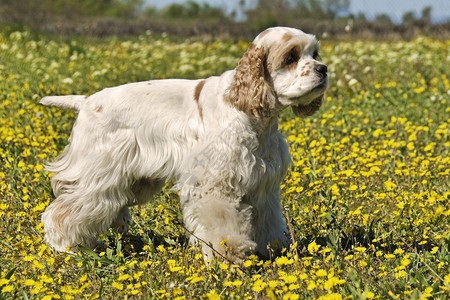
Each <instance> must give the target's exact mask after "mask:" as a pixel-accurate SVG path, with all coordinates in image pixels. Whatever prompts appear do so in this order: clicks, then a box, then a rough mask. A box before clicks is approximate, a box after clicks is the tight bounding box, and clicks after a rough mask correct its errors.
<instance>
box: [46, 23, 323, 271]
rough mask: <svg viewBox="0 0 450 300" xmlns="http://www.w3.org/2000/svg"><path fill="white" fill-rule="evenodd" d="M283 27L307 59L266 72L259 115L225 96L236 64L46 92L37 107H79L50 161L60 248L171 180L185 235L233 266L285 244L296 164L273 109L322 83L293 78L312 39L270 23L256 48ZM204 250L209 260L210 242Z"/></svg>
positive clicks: (52, 233) (123, 215) (53, 233)
mask: <svg viewBox="0 0 450 300" xmlns="http://www.w3.org/2000/svg"><path fill="white" fill-rule="evenodd" d="M286 33H289V34H290V35H291V36H292V39H294V40H296V41H297V42H298V44H301V45H305V46H304V48H302V49H301V50H302V55H301V56H302V57H303V56H304V57H303V58H302V57H299V62H298V67H297V68H296V69H291V70H285V69H283V68H284V67H283V66H280V67H279V68H278V69H276V70H272V72H271V73H270V74H266V75H265V76H267V77H271V78H272V79H271V81H272V83H270V85H271V87H272V89H273V91H274V95H275V96H273V97H272V98H271V99H269V98H267V99H268V100H267V101H272V102H274V103H275V104H274V105H273V106H271V107H272V108H271V110H270V111H269V112H270V113H269V115H267V114H266V115H264V116H263V117H262V116H254V115H251V114H250V113H248V112H247V111H243V110H241V109H238V108H236V107H235V106H233V105H232V103H231V104H230V102H229V101H228V102H227V101H226V99H227V93H228V91H229V88H230V86H231V85H232V84H234V82H235V81H236V80H237V79H236V78H235V73H236V72H235V70H231V71H227V72H225V73H223V74H222V75H221V76H220V77H210V78H208V79H205V80H204V81H203V80H182V79H169V80H153V81H147V82H139V83H131V84H126V85H122V86H118V87H113V88H107V89H104V90H102V91H100V92H98V93H96V94H93V95H91V96H89V97H85V96H61V97H54V96H53V97H44V98H43V99H42V100H41V103H43V104H46V105H54V106H59V107H65V108H67V107H70V108H73V109H76V110H78V111H79V114H78V118H77V121H76V123H75V125H74V127H73V130H72V135H71V137H70V144H69V145H68V146H67V147H66V149H65V150H64V152H63V153H62V154H61V155H60V156H59V158H58V160H57V161H56V162H54V163H53V164H51V165H50V166H49V168H48V170H49V171H51V172H54V176H53V178H52V188H53V190H54V194H55V196H56V200H55V201H53V202H52V203H51V204H50V205H49V206H48V207H47V209H46V211H45V212H44V213H43V215H42V222H43V224H44V233H45V238H44V239H45V242H46V243H47V244H48V245H50V246H51V247H52V248H54V249H55V250H59V251H66V247H74V246H76V245H77V244H82V245H84V246H87V247H91V248H93V247H95V246H96V245H97V237H98V235H99V234H100V233H102V232H104V231H105V230H107V229H108V228H109V227H110V226H113V227H118V228H119V229H120V230H121V231H122V232H126V231H127V230H128V226H129V222H130V218H131V216H130V213H129V210H128V207H129V206H132V205H137V204H144V203H146V202H147V201H149V200H151V199H152V196H153V195H154V194H155V193H157V192H159V191H160V189H161V187H162V185H163V183H164V181H165V180H166V179H170V180H176V182H177V184H176V186H175V189H176V190H178V191H179V196H180V202H181V207H182V210H183V217H184V223H185V226H186V228H187V229H188V230H189V231H190V232H191V233H193V235H191V241H192V243H196V242H200V241H204V242H206V243H208V244H210V246H212V247H213V248H214V250H216V251H218V252H219V253H221V254H222V255H224V256H226V257H227V258H229V259H230V260H232V261H234V262H240V261H241V260H242V259H243V258H244V257H245V255H247V254H248V253H251V252H255V251H256V252H257V253H259V254H261V255H263V256H266V257H267V256H269V250H268V249H269V248H272V249H273V250H274V251H279V250H280V249H281V248H282V247H286V246H288V245H289V243H290V240H289V238H288V235H287V229H286V225H285V222H284V220H283V216H282V211H281V206H280V182H281V181H282V179H283V177H284V176H285V173H286V171H287V169H288V167H289V164H290V162H291V160H290V155H289V152H288V147H287V145H286V143H285V141H284V139H283V137H282V135H281V134H280V132H279V131H278V129H277V117H278V114H279V112H280V111H281V110H282V109H283V108H285V107H287V106H289V105H292V106H296V105H298V107H300V108H301V107H302V106H304V105H308V104H309V103H311V101H312V100H313V99H315V98H317V97H319V96H321V95H322V94H323V92H324V91H325V89H326V84H327V82H326V83H325V84H324V80H319V79H320V78H319V77H320V76H317V74H314V72H311V74H310V75H308V76H303V77H302V76H300V73H301V72H302V69H301V68H302V66H303V64H304V63H305V62H307V61H309V62H311V63H312V62H316V60H314V59H312V58H311V54H310V53H309V52H311V51H310V50H308V47H313V46H312V45H315V44H317V41H316V40H315V38H314V37H313V36H311V35H307V34H304V33H303V32H301V31H300V30H296V29H291V28H281V27H277V28H271V29H268V30H267V31H265V32H264V33H263V34H261V35H260V36H258V37H257V38H256V39H255V41H254V44H255V45H256V47H257V49H261V48H263V50H264V52H265V54H264V55H265V57H270V56H269V52H270V49H271V46H272V45H274V44H276V43H279V42H280V38H281V36H283V35H284V34H286ZM249 51H250V50H249ZM308 51H309V52H308ZM303 60H305V62H303ZM242 64H244V62H242ZM316 65H317V63H316ZM312 67H313V64H311V66H310V68H312ZM303 70H304V68H303ZM317 78H319V79H317ZM322 79H323V78H322ZM318 85H321V88H320V89H318V88H317V89H316V91H315V92H311V90H313V89H314V88H315V87H317V86H318ZM305 90H307V91H305ZM317 90H318V91H317ZM295 91H297V92H295ZM311 95H312V96H311ZM305 99H306V100H305ZM244 101H246V100H245V99H244ZM294 111H295V110H294ZM300 115H301V113H300ZM224 240H226V243H225V244H223V243H221V242H222V241H224ZM275 241H277V242H275ZM202 249H203V253H204V255H205V259H208V258H211V255H212V254H213V251H212V250H211V248H210V247H209V246H206V245H203V247H202Z"/></svg>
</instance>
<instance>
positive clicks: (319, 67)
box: [314, 64, 328, 76]
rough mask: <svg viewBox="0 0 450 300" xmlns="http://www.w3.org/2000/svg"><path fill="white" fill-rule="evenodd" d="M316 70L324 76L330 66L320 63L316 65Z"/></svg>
mask: <svg viewBox="0 0 450 300" xmlns="http://www.w3.org/2000/svg"><path fill="white" fill-rule="evenodd" d="M314 71H316V72H317V73H319V74H321V75H322V76H325V75H326V74H327V71H328V68H327V66H326V65H322V64H320V65H317V66H315V67H314Z"/></svg>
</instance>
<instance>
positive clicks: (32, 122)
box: [0, 27, 450, 299]
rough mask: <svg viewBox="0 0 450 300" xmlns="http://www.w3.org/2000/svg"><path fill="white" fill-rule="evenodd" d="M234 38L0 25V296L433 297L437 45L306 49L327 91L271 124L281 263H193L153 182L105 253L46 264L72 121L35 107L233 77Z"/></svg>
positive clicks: (445, 110)
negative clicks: (322, 68) (97, 34)
mask: <svg viewBox="0 0 450 300" xmlns="http://www.w3.org/2000/svg"><path fill="white" fill-rule="evenodd" d="M247 46H248V42H245V41H228V40H218V41H202V40H176V39H171V38H169V37H167V36H153V35H152V34H151V33H149V32H148V33H147V34H144V35H142V36H139V37H136V38H132V39H127V40H125V39H114V38H108V39H87V38H82V37H74V38H72V39H69V38H60V37H51V36H42V35H38V34H34V33H30V32H28V31H20V32H17V31H14V30H11V29H10V28H8V27H3V28H2V29H0V103H1V106H0V145H1V147H0V220H1V226H0V254H1V255H0V299H17V298H23V299H84V298H86V299H96V298H104V299H125V298H127V299H157V298H164V299H166V298H170V299H448V297H449V295H450V249H449V248H450V188H449V185H450V180H449V173H450V154H449V151H450V135H449V133H450V105H449V104H450V82H449V80H450V78H449V76H450V74H449V72H450V69H449V68H448V66H449V65H450V41H438V40H432V39H429V38H426V37H418V38H416V39H415V40H412V41H395V42H384V41H356V40H353V41H328V40H324V41H322V42H321V56H322V58H323V59H322V60H323V62H324V63H326V64H327V65H328V70H329V76H330V88H329V90H328V92H327V94H326V99H325V101H324V105H323V106H322V108H321V110H320V111H319V112H318V113H317V114H315V115H314V116H313V117H311V118H308V119H304V120H302V119H297V118H294V116H293V114H292V112H291V111H290V109H288V110H286V111H285V112H284V113H283V114H282V115H281V116H280V129H281V131H282V132H283V134H284V135H285V137H286V140H287V141H288V144H289V147H290V152H291V155H292V159H293V164H292V167H291V168H290V170H289V172H288V174H287V176H286V178H285V180H284V182H283V184H282V195H281V198H282V205H283V207H284V209H285V210H284V215H285V218H286V220H287V223H288V225H289V230H290V234H291V235H292V237H293V239H294V240H295V243H294V245H293V246H292V247H291V248H290V249H285V250H284V251H283V253H282V256H279V257H276V258H273V259H272V260H260V259H259V258H258V257H257V256H255V255H252V256H250V257H249V258H248V259H247V260H245V261H244V262H243V264H242V265H239V266H238V265H230V264H229V263H228V262H226V261H224V260H222V259H220V258H218V259H217V260H214V261H212V262H211V263H210V265H209V266H206V265H205V264H204V262H203V258H202V256H201V254H200V253H199V251H198V250H197V249H193V248H192V247H191V246H190V245H189V244H188V243H187V238H186V231H185V229H184V227H183V225H182V221H181V220H182V217H181V213H180V210H179V206H178V200H177V195H176V193H174V192H171V191H170V186H171V184H173V183H167V185H166V187H165V189H164V191H162V192H161V193H160V194H159V195H158V196H157V197H155V198H154V200H153V201H151V202H150V203H148V204H147V205H144V206H139V207H134V208H133V209H132V213H133V222H132V225H131V229H130V233H129V234H126V235H123V236H121V235H120V234H119V233H117V232H114V231H113V230H110V231H109V232H107V233H105V234H104V235H102V236H101V239H102V240H103V241H104V242H105V248H104V249H101V250H99V251H90V250H87V249H84V248H80V251H79V252H78V253H77V254H76V255H69V254H65V253H53V252H52V251H51V250H50V249H49V248H47V247H46V246H45V244H43V242H42V235H43V228H42V224H41V222H40V216H41V214H42V212H43V210H44V209H45V207H46V206H47V205H48V204H49V202H50V201H52V199H53V195H52V192H51V189H50V182H49V180H50V177H51V176H52V174H49V173H47V172H46V171H45V164H46V163H47V162H49V161H52V160H54V158H55V157H56V156H57V155H58V153H60V152H61V151H62V150H63V148H64V146H65V145H66V144H67V140H68V137H69V135H70V131H71V127H72V124H73V122H74V120H75V114H74V113H73V112H70V111H66V110H60V109H56V108H48V107H43V106H40V105H39V104H38V102H39V99H40V98H41V97H42V96H44V95H57V94H92V93H94V92H96V91H98V90H100V89H102V88H104V87H108V86H115V85H119V84H123V83H127V82H133V81H140V80H148V79H158V78H204V77H208V76H212V75H218V74H221V73H222V72H223V71H225V70H228V69H232V68H234V67H235V66H236V64H237V62H238V61H239V58H240V57H241V56H242V54H243V53H244V52H245V50H246V48H247Z"/></svg>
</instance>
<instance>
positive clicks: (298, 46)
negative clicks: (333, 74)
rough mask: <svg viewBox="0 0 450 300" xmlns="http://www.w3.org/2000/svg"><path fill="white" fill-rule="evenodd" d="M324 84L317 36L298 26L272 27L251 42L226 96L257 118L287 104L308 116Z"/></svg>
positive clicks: (316, 105) (315, 107)
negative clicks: (297, 27)
mask: <svg viewBox="0 0 450 300" xmlns="http://www.w3.org/2000/svg"><path fill="white" fill-rule="evenodd" d="M327 87H328V76H327V66H326V65H324V64H322V63H321V62H320V61H319V42H318V41H317V39H316V38H315V37H314V36H313V35H311V34H306V33H304V32H303V31H301V30H298V29H294V28H288V27H274V28H269V29H267V30H265V31H263V32H262V33H260V34H259V35H258V36H257V37H256V38H255V40H254V41H253V42H252V43H250V45H249V48H248V50H247V52H246V53H245V54H244V56H243V57H242V59H241V60H240V61H239V64H238V66H237V67H236V69H235V75H234V81H233V83H232V84H231V86H230V88H229V89H228V93H227V95H226V98H225V99H226V100H227V101H228V102H229V103H230V104H231V105H233V106H235V107H236V108H237V109H239V110H242V111H244V112H245V113H247V114H248V115H251V116H254V117H257V118H262V117H272V116H274V115H276V114H278V113H279V111H280V110H281V109H283V108H285V107H287V106H291V107H292V110H293V112H294V113H295V115H297V116H299V117H307V116H310V115H312V114H314V113H315V112H316V111H317V110H318V109H319V107H320V106H321V104H322V100H323V95H324V92H325V90H326V89H327Z"/></svg>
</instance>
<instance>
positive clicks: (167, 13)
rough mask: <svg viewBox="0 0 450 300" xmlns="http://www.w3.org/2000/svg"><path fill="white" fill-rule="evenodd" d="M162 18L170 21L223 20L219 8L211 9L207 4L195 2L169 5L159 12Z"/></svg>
mask: <svg viewBox="0 0 450 300" xmlns="http://www.w3.org/2000/svg"><path fill="white" fill-rule="evenodd" d="M160 14H161V16H162V17H168V18H172V19H180V18H181V19H205V18H224V17H225V16H224V12H223V11H222V9H221V8H218V7H212V6H210V5H209V4H208V3H205V2H204V3H202V4H199V3H197V2H195V1H187V2H184V3H181V4H177V3H175V4H171V5H169V6H166V7H165V8H163V9H162V11H161V12H160Z"/></svg>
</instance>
